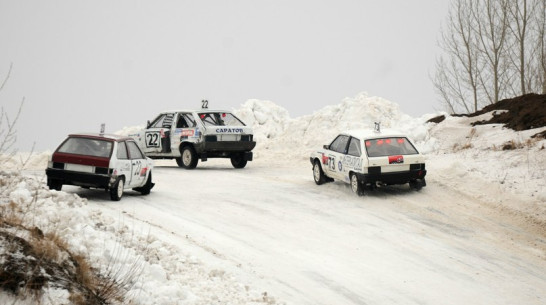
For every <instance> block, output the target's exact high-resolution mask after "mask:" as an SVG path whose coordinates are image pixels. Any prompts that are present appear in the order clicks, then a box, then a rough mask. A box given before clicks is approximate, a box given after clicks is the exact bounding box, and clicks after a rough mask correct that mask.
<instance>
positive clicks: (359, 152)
mask: <svg viewBox="0 0 546 305" xmlns="http://www.w3.org/2000/svg"><path fill="white" fill-rule="evenodd" d="M311 164H312V165H313V177H314V179H315V183H316V184H318V185H320V184H323V183H325V182H329V181H333V180H334V179H338V180H342V181H344V182H347V183H350V184H351V189H352V190H353V192H355V193H357V194H358V195H361V194H362V193H363V190H364V189H365V188H367V189H373V188H375V187H376V186H379V185H392V184H405V183H409V185H410V186H411V187H412V188H414V189H417V190H419V189H421V188H422V187H423V186H426V182H425V175H426V174H427V171H426V169H425V158H424V157H423V155H421V154H420V153H419V152H418V151H417V149H416V148H415V146H414V145H413V144H412V143H411V141H410V140H409V139H408V138H407V137H406V136H405V135H403V134H401V133H395V132H377V131H364V130H355V131H348V132H344V133H341V134H339V135H338V136H337V137H336V138H335V139H334V140H333V141H332V142H331V143H330V144H329V145H324V147H323V148H322V149H320V150H317V151H315V152H313V153H312V154H311Z"/></svg>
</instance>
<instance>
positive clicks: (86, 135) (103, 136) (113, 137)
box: [68, 132, 132, 141]
mask: <svg viewBox="0 0 546 305" xmlns="http://www.w3.org/2000/svg"><path fill="white" fill-rule="evenodd" d="M68 136H69V137H78V138H93V139H102V140H108V141H122V140H127V139H129V140H132V138H130V137H127V136H120V135H116V134H104V133H93V132H82V133H71V134H69V135H68Z"/></svg>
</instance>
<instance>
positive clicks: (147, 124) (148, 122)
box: [146, 120, 150, 129]
mask: <svg viewBox="0 0 546 305" xmlns="http://www.w3.org/2000/svg"><path fill="white" fill-rule="evenodd" d="M148 128H150V120H148V121H146V129H148Z"/></svg>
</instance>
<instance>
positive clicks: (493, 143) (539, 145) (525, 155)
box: [427, 112, 546, 223]
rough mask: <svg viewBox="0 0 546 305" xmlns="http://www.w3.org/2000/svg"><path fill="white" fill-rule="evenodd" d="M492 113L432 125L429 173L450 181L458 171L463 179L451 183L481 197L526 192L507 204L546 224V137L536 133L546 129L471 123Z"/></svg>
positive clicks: (507, 201) (452, 118) (456, 118)
mask: <svg viewBox="0 0 546 305" xmlns="http://www.w3.org/2000/svg"><path fill="white" fill-rule="evenodd" d="M492 115H493V114H492V113H491V112H490V113H485V114H482V115H480V116H476V117H447V118H446V119H445V120H444V121H442V122H441V123H439V124H431V125H430V126H429V127H430V129H429V139H430V140H429V142H430V144H429V145H430V147H432V148H433V149H432V150H431V151H429V152H428V155H427V157H428V159H429V160H431V161H432V162H429V165H431V166H429V170H430V171H429V174H430V175H434V176H437V177H443V179H440V180H444V181H445V179H449V177H450V175H452V174H453V172H456V173H458V174H457V175H458V176H459V177H460V178H462V179H457V180H456V181H451V182H450V183H451V184H452V185H453V186H454V187H456V188H458V189H461V190H462V191H464V192H465V193H469V194H471V195H476V196H478V197H481V196H483V194H486V193H488V191H489V190H495V192H501V193H506V192H507V193H509V194H513V195H521V196H520V198H519V199H517V200H516V201H512V202H510V201H509V200H506V201H505V202H504V203H503V204H502V205H506V206H508V207H509V208H511V209H512V210H516V211H525V213H526V214H530V215H533V217H539V218H540V219H544V221H545V223H546V216H545V213H544V212H545V211H546V204H545V202H546V163H545V162H544V160H546V149H545V146H546V140H544V139H540V138H532V137H531V136H532V135H534V134H536V133H539V132H542V131H544V130H546V127H541V128H535V129H530V130H523V131H514V130H512V129H509V128H504V127H503V126H502V124H487V125H476V126H471V124H472V123H473V122H477V121H482V120H488V119H490V118H491V117H492ZM430 175H429V176H430ZM478 181H481V182H483V183H477V182H478ZM484 185H487V186H488V187H487V188H484ZM491 198H497V196H491ZM539 211H540V213H539Z"/></svg>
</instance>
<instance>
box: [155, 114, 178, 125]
mask: <svg viewBox="0 0 546 305" xmlns="http://www.w3.org/2000/svg"><path fill="white" fill-rule="evenodd" d="M173 118H174V113H167V114H162V115H160V116H158V117H157V118H156V119H155V120H154V121H153V122H152V124H150V128H171V126H172V125H173Z"/></svg>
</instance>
